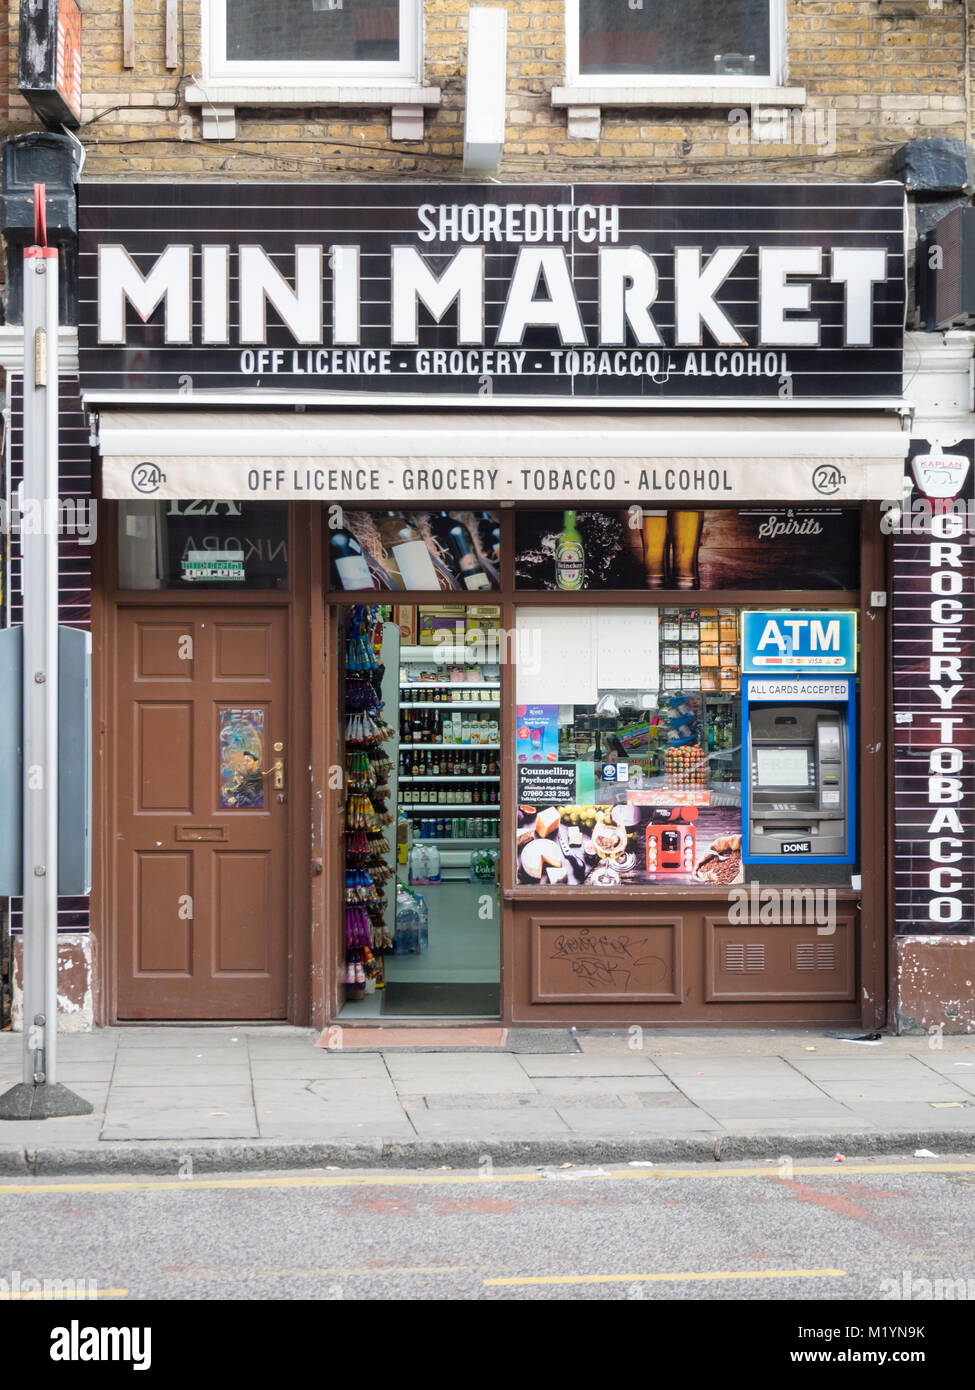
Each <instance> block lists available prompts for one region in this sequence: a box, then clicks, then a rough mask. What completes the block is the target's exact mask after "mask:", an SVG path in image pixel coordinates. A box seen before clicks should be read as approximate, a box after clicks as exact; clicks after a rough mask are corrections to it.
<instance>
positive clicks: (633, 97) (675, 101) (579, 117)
mask: <svg viewBox="0 0 975 1390" xmlns="http://www.w3.org/2000/svg"><path fill="white" fill-rule="evenodd" d="M805 102H806V89H805V87H771V86H768V87H763V86H760V85H754V84H747V85H746V84H741V85H736V84H733V83H730V82H721V81H716V82H713V83H710V84H707V85H706V84H703V83H702V84H701V85H700V86H695V85H691V86H686V85H685V86H682V85H680V84H679V83H677V82H652V83H647V84H645V85H641V86H630V87H627V86H619V87H615V86H598V85H592V86H583V85H582V84H581V83H580V84H579V85H577V86H572V87H556V88H555V89H554V91H553V92H552V105H553V106H555V107H563V106H564V107H566V108H567V110H568V118H569V136H570V138H572V139H576V140H598V139H599V127H600V117H601V113H602V108H603V107H604V106H685V107H694V106H698V107H700V106H720V107H724V108H726V109H728V110H730V109H732V108H734V107H736V106H778V107H781V106H804V105H805Z"/></svg>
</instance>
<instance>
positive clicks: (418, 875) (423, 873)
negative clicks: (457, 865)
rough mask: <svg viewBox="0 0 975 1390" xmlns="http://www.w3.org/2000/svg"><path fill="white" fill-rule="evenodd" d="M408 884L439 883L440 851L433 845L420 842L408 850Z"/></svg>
mask: <svg viewBox="0 0 975 1390" xmlns="http://www.w3.org/2000/svg"><path fill="white" fill-rule="evenodd" d="M410 882H411V883H439V882H440V851H439V850H438V849H437V847H436V845H435V844H431V843H429V842H422V843H419V844H415V845H414V846H413V848H412V849H411V850H410Z"/></svg>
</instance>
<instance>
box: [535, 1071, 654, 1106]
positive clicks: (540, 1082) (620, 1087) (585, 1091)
mask: <svg viewBox="0 0 975 1390" xmlns="http://www.w3.org/2000/svg"><path fill="white" fill-rule="evenodd" d="M532 1081H533V1082H534V1085H535V1089H536V1090H537V1091H538V1093H539V1095H543V1096H545V1095H548V1096H552V1095H563V1096H576V1097H579V1098H580V1099H581V1098H582V1097H585V1096H589V1097H592V1098H594V1099H597V1100H598V1098H599V1097H600V1096H605V1095H618V1094H619V1093H620V1092H621V1091H625V1092H626V1093H627V1094H628V1095H636V1094H637V1093H638V1092H641V1091H651V1092H654V1093H655V1094H658V1095H661V1094H662V1095H675V1094H676V1093H677V1087H676V1086H675V1085H674V1083H673V1082H672V1081H668V1079H667V1077H666V1076H533V1077H532Z"/></svg>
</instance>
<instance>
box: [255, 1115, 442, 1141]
mask: <svg viewBox="0 0 975 1390" xmlns="http://www.w3.org/2000/svg"><path fill="white" fill-rule="evenodd" d="M258 1118H259V1128H260V1137H261V1138H262V1139H302V1140H305V1141H307V1142H309V1143H327V1142H332V1141H334V1142H338V1141H343V1140H347V1141H348V1142H349V1143H359V1142H360V1141H361V1140H363V1139H378V1140H382V1141H386V1142H388V1143H404V1142H405V1143H409V1142H410V1140H415V1139H416V1130H415V1129H414V1128H413V1126H412V1125H411V1124H410V1122H409V1120H408V1119H406V1118H405V1117H404V1116H403V1115H402V1113H401V1114H400V1115H399V1117H398V1118H397V1119H395V1120H363V1121H359V1122H352V1121H347V1120H342V1121H335V1122H327V1121H320V1120H315V1121H308V1120H295V1121H289V1120H277V1119H275V1118H269V1119H261V1118H260V1117H258Z"/></svg>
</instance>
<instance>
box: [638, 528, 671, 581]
mask: <svg viewBox="0 0 975 1390" xmlns="http://www.w3.org/2000/svg"><path fill="white" fill-rule="evenodd" d="M643 569H644V583H645V584H646V586H647V588H648V589H666V587H667V513H666V512H647V511H645V512H644V513H643Z"/></svg>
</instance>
